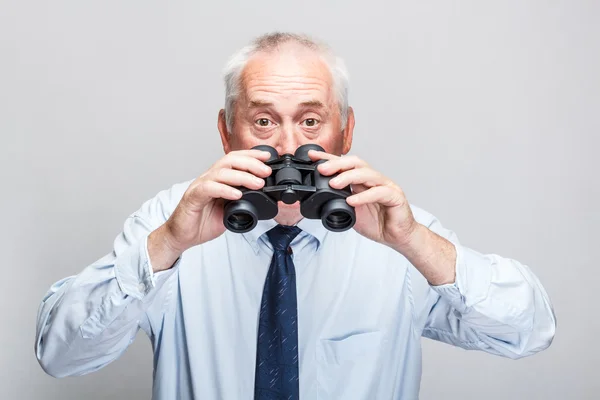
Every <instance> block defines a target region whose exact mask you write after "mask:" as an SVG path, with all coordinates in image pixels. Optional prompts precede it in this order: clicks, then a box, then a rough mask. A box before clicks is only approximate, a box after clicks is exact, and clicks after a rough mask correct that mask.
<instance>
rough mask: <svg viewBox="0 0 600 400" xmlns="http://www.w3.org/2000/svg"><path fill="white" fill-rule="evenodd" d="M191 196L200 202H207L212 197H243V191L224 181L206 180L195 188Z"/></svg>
mask: <svg viewBox="0 0 600 400" xmlns="http://www.w3.org/2000/svg"><path fill="white" fill-rule="evenodd" d="M191 196H192V198H196V199H197V201H200V202H206V201H208V199H210V198H214V199H220V198H221V199H227V200H237V199H239V198H241V197H242V192H241V191H240V190H238V189H236V188H232V187H231V186H229V185H226V184H224V183H220V182H216V181H212V180H204V181H202V182H200V183H199V184H198V186H196V187H195V188H194V190H193V191H192V193H191Z"/></svg>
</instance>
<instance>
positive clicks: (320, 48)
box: [223, 32, 349, 133]
mask: <svg viewBox="0 0 600 400" xmlns="http://www.w3.org/2000/svg"><path fill="white" fill-rule="evenodd" d="M287 42H293V43H297V44H300V45H302V46H304V47H306V48H309V49H311V50H315V51H316V52H317V53H319V54H320V55H321V57H322V58H323V60H324V61H325V64H326V65H327V67H328V68H329V72H330V73H331V77H332V80H333V85H334V91H335V92H334V93H335V96H336V100H337V102H338V106H339V112H340V119H341V123H342V129H344V128H345V127H346V122H347V120H348V78H349V75H348V71H347V70H346V65H345V63H344V60H342V59H341V58H340V57H337V56H336V55H335V54H334V53H333V51H332V50H331V48H330V47H329V46H327V45H326V44H325V43H323V42H320V41H316V40H315V39H313V38H311V37H309V36H307V35H304V34H295V33H286V32H274V33H268V34H265V35H262V36H259V37H258V38H256V39H254V40H253V41H252V42H251V43H250V44H249V45H247V46H245V47H243V48H241V49H240V50H238V51H237V52H236V53H235V54H233V56H231V58H230V59H229V61H228V62H227V64H226V66H225V69H224V71H223V78H224V80H225V121H226V123H227V130H228V131H229V132H230V133H231V132H232V128H233V120H234V112H235V111H234V108H235V105H236V101H237V99H238V96H239V95H240V93H241V75H242V71H243V70H244V67H245V66H246V64H247V63H248V61H249V60H250V58H251V57H252V56H253V55H254V54H256V53H258V52H261V51H273V50H276V49H277V48H278V47H279V46H280V45H282V44H284V43H287Z"/></svg>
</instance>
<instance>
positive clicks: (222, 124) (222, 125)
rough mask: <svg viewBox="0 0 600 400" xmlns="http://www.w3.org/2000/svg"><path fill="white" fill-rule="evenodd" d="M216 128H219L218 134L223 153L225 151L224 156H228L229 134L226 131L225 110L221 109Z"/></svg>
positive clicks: (229, 147)
mask: <svg viewBox="0 0 600 400" xmlns="http://www.w3.org/2000/svg"><path fill="white" fill-rule="evenodd" d="M217 128H219V133H220V134H221V143H223V151H225V154H228V153H229V152H230V151H231V132H229V131H228V130H227V121H226V119H225V110H223V109H221V110H220V111H219V117H218V120H217Z"/></svg>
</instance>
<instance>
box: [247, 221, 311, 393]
mask: <svg viewBox="0 0 600 400" xmlns="http://www.w3.org/2000/svg"><path fill="white" fill-rule="evenodd" d="M299 233H300V228H298V227H295V226H282V225H277V226H276V227H275V228H273V229H271V230H270V231H268V232H267V236H268V237H269V240H270V241H271V244H272V245H273V259H272V260H271V266H270V267H269V272H268V273H267V279H266V280H265V286H264V289H263V296H262V302H261V307H260V318H259V322H258V343H257V347H256V375H255V380H254V399H255V400H259V399H260V400H280V399H281V400H298V397H299V392H300V389H299V386H300V384H299V380H298V379H299V374H298V323H297V319H298V310H297V303H296V270H295V268H294V263H293V262H292V256H291V249H290V248H289V246H290V243H291V242H292V240H293V239H294V238H295V237H296V236H297V235H298V234H299ZM288 249H289V250H288Z"/></svg>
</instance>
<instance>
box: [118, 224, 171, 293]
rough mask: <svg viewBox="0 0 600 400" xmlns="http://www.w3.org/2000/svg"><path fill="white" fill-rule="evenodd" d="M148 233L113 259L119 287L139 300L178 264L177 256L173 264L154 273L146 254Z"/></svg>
mask: <svg viewBox="0 0 600 400" xmlns="http://www.w3.org/2000/svg"><path fill="white" fill-rule="evenodd" d="M148 236H149V234H148V235H145V236H144V237H142V238H141V239H140V241H139V243H138V244H137V245H134V246H131V247H130V248H129V249H127V250H126V251H125V252H124V253H123V254H121V255H120V256H119V257H118V259H117V260H116V261H115V276H116V279H117V282H118V284H119V287H120V288H121V290H122V291H123V293H125V294H126V295H129V296H132V297H135V298H136V299H139V300H141V299H142V298H144V296H146V295H147V294H148V293H149V292H150V291H151V290H152V289H154V288H155V287H156V285H157V282H159V281H160V280H163V279H166V278H167V277H168V276H170V275H171V274H172V273H173V272H174V271H175V270H176V268H177V267H178V266H179V263H180V261H181V257H179V258H178V259H177V260H176V261H175V263H174V264H173V266H172V267H171V268H169V269H168V270H165V271H160V272H158V273H154V272H153V271H152V264H151V263H150V256H149V254H148Z"/></svg>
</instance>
